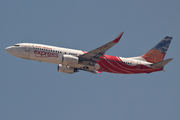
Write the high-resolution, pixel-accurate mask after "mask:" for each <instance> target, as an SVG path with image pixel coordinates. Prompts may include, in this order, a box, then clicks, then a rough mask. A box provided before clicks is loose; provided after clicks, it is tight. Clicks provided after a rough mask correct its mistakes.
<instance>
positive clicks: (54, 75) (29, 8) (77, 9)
mask: <svg viewBox="0 0 180 120" xmlns="http://www.w3.org/2000/svg"><path fill="white" fill-rule="evenodd" d="M179 6H180V1H179V0H151V1H149V2H147V1H145V0H136V1H133V0H111V1H110V0H91V1H86V0H69V1H68V0H29V1H25V0H0V48H1V50H0V54H1V55H2V56H1V57H0V60H1V64H0V66H1V69H0V78H1V79H0V120H179V119H180V114H179V113H180V103H179V101H180V73H179V68H180V64H179V60H180V55H179V46H180V41H179V39H180V23H179V21H180V7H179ZM122 31H124V35H123V36H122V38H121V41H120V42H119V43H118V44H116V45H115V46H114V47H112V48H111V49H110V50H108V51H107V52H106V54H109V55H116V56H122V57H134V56H139V55H143V54H145V53H146V52H147V51H148V50H149V49H151V48H152V47H153V46H154V45H156V44H157V43H158V42H159V41H160V40H161V39H162V38H164V37H165V36H167V35H169V36H172V37H173V40H172V42H171V45H170V47H169V49H168V51H167V54H166V57H165V59H167V58H174V60H173V61H171V62H170V63H169V64H167V65H166V66H165V70H166V72H156V73H151V74H136V75H126V74H112V73H105V72H103V73H102V74H92V73H87V72H84V71H81V72H78V73H75V74H72V75H70V74H65V73H60V72H57V65H56V64H50V63H43V62H42V63H40V62H37V61H31V60H25V59H21V58H17V57H14V56H12V55H10V54H9V53H7V52H6V51H5V48H6V47H7V46H10V45H14V44H15V43H22V42H29V43H42V44H48V45H54V46H60V47H66V48H74V49H79V50H84V51H90V50H93V49H95V48H97V47H99V46H101V45H103V44H105V43H107V42H109V41H111V40H113V39H114V38H115V37H116V36H117V35H118V34H119V33H120V32H122Z"/></svg>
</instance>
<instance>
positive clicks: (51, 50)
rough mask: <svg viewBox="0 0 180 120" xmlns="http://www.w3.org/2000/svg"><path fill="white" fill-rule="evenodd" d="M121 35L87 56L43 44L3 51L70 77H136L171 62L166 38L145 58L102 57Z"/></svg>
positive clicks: (143, 56)
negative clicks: (52, 66) (49, 65)
mask: <svg viewBox="0 0 180 120" xmlns="http://www.w3.org/2000/svg"><path fill="white" fill-rule="evenodd" d="M123 33H124V32H122V33H120V34H119V35H118V36H117V37H116V38H115V39H114V40H113V41H111V42H109V43H107V44H105V45H103V46H101V47H98V48H96V49H94V50H92V51H90V52H85V51H81V50H74V49H67V48H62V47H55V46H49V45H43V44H34V43H19V44H15V45H14V46H10V47H7V48H6V51H7V52H8V53H10V54H12V55H14V56H16V57H20V58H24V59H30V60H36V61H42V62H48V63H55V64H58V71H59V72H64V73H70V74H73V73H74V72H78V71H79V70H84V71H87V72H92V73H102V72H110V73H120V74H137V73H151V72H156V71H162V70H163V68H164V66H165V65H166V64H167V63H168V62H170V61H171V60H172V58H169V59H167V60H164V57H165V55H166V52H167V50H168V47H169V45H170V43H171V40H172V37H169V36H166V37H165V38H164V39H162V40H161V41H160V42H159V43H158V44H157V45H156V46H154V47H153V48H152V49H150V50H149V51H148V52H147V53H146V54H144V55H142V56H139V57H130V58H123V57H119V56H111V55H105V52H106V51H107V50H108V49H110V48H111V47H112V46H114V45H115V44H116V43H118V42H119V40H120V39H121V37H122V35H123Z"/></svg>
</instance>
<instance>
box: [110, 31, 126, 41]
mask: <svg viewBox="0 0 180 120" xmlns="http://www.w3.org/2000/svg"><path fill="white" fill-rule="evenodd" d="M123 33H124V31H123V32H121V33H120V34H119V35H118V36H117V37H116V38H115V40H113V41H112V42H114V43H118V42H119V40H120V39H121V37H122V35H123Z"/></svg>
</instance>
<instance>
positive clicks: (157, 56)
mask: <svg viewBox="0 0 180 120" xmlns="http://www.w3.org/2000/svg"><path fill="white" fill-rule="evenodd" d="M171 40H172V37H169V36H166V37H165V38H164V39H162V40H161V41H160V42H159V43H158V44H157V45H156V46H154V47H153V48H152V49H151V50H150V51H148V52H147V53H146V54H145V55H143V56H142V57H143V58H144V59H146V61H148V62H151V63H156V62H160V61H162V60H163V59H164V57H165V55H166V52H167V50H168V48H169V45H170V43H171Z"/></svg>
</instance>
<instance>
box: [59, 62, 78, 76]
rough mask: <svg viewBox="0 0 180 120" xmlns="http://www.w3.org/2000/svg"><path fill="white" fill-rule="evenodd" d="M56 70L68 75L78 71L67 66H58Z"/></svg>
mask: <svg viewBox="0 0 180 120" xmlns="http://www.w3.org/2000/svg"><path fill="white" fill-rule="evenodd" d="M57 69H58V71H59V72H63V73H69V74H73V73H74V72H78V70H77V69H76V68H71V67H69V66H63V65H61V64H59V65H58V68H57Z"/></svg>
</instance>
